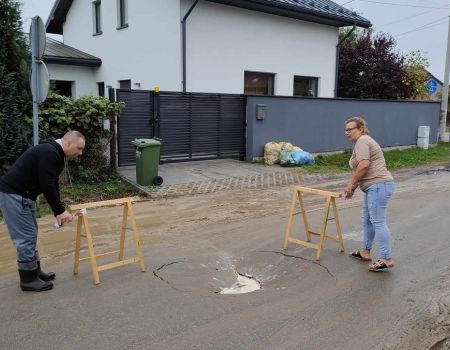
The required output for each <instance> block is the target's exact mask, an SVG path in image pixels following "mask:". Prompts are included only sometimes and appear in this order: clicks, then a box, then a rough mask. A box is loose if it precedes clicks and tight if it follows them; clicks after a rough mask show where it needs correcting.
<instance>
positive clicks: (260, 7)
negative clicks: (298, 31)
mask: <svg viewBox="0 0 450 350" xmlns="http://www.w3.org/2000/svg"><path fill="white" fill-rule="evenodd" d="M208 1H210V2H216V3H220V4H224V5H231V6H237V7H242V8H246V9H249V10H254V11H261V12H266V13H271V14H274V15H279V16H284V17H291V18H296V19H300V20H304V21H309V22H315V23H321V24H326V25H330V26H334V27H345V26H351V25H356V26H358V27H363V28H368V27H371V26H372V24H371V23H370V21H369V20H368V19H365V18H364V17H361V16H359V15H358V14H357V13H356V12H353V11H350V10H347V9H346V8H345V7H342V6H341V5H338V4H336V3H334V2H333V1H330V0H208Z"/></svg>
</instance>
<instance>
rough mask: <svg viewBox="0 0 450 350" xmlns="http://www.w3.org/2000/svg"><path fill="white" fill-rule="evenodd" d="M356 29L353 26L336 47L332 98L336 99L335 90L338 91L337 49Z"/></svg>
mask: <svg viewBox="0 0 450 350" xmlns="http://www.w3.org/2000/svg"><path fill="white" fill-rule="evenodd" d="M355 29H356V24H354V25H353V28H352V30H351V31H349V32H348V33H347V35H346V36H344V37H343V38H342V39H341V40H339V42H338V43H337V45H336V71H335V74H334V97H337V90H338V78H339V49H340V47H341V45H342V43H343V42H344V41H345V40H346V39H347V38H348V37H349V36H350V34H352V33H353V32H354V31H355Z"/></svg>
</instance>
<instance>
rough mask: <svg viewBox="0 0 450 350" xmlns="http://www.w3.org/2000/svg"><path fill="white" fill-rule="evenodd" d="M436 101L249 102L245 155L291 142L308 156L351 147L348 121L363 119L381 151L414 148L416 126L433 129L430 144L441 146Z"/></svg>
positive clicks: (292, 99) (281, 99)
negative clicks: (260, 113) (260, 116)
mask: <svg viewBox="0 0 450 350" xmlns="http://www.w3.org/2000/svg"><path fill="white" fill-rule="evenodd" d="M257 104H260V105H264V106H265V111H266V115H265V118H264V120H256V105H257ZM439 110H440V105H439V103H438V102H428V101H427V102H416V101H375V100H351V99H348V100H347V99H331V98H330V99H325V98H301V97H278V96H273V97H259V96H248V98H247V154H246V158H247V160H249V161H252V160H253V159H254V158H255V157H262V156H263V153H264V145H265V144H266V143H267V142H270V141H276V142H280V141H288V142H291V143H292V144H294V145H296V146H299V147H301V148H303V149H304V150H305V151H308V152H327V151H339V150H345V149H350V148H352V147H353V144H352V143H350V142H349V141H348V140H347V139H346V137H345V135H344V122H345V120H346V119H348V118H349V117H351V116H362V117H363V118H364V119H366V121H367V122H368V127H369V131H370V135H371V136H372V137H373V138H374V139H375V140H377V141H378V143H379V144H380V145H381V146H382V147H391V146H407V145H415V144H416V142H417V128H418V126H420V125H428V126H430V144H433V143H436V142H437V133H438V129H439Z"/></svg>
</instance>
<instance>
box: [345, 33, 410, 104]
mask: <svg viewBox="0 0 450 350" xmlns="http://www.w3.org/2000/svg"><path fill="white" fill-rule="evenodd" d="M395 45H396V43H395V40H394V39H393V38H392V37H391V36H389V35H388V34H384V33H380V34H377V35H375V36H374V37H373V35H372V33H371V31H366V32H363V33H360V32H359V33H358V32H356V34H355V35H353V34H352V35H351V36H350V37H349V38H348V39H347V40H345V41H344V42H343V43H342V45H341V49H340V57H339V72H338V79H339V80H338V83H339V84H338V96H339V97H347V98H374V99H399V98H408V97H410V94H411V92H410V87H408V86H407V85H406V84H405V77H406V71H407V64H406V62H405V58H404V57H403V56H402V55H400V54H399V53H397V52H395V51H394V49H395Z"/></svg>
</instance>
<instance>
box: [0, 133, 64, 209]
mask: <svg viewBox="0 0 450 350" xmlns="http://www.w3.org/2000/svg"><path fill="white" fill-rule="evenodd" d="M63 169H64V151H63V148H62V147H61V145H60V144H58V143H57V142H56V141H53V140H46V141H43V142H42V143H41V144H39V145H37V146H34V147H31V148H29V149H28V150H27V151H25V152H24V153H23V154H22V155H21V156H20V157H19V159H17V160H16V162H15V163H14V164H13V166H12V167H11V168H10V169H9V170H8V172H7V173H6V174H5V175H3V176H2V178H1V179H0V192H5V193H13V194H18V195H20V196H22V197H25V198H30V199H32V200H34V201H35V200H36V198H37V196H38V195H39V194H40V193H43V194H44V196H45V199H46V200H47V202H48V204H49V205H50V207H51V208H52V210H53V213H54V214H55V216H56V215H59V214H62V213H63V212H64V210H65V209H64V206H63V204H62V203H61V200H60V199H59V185H58V180H59V174H60V173H61V171H63Z"/></svg>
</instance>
